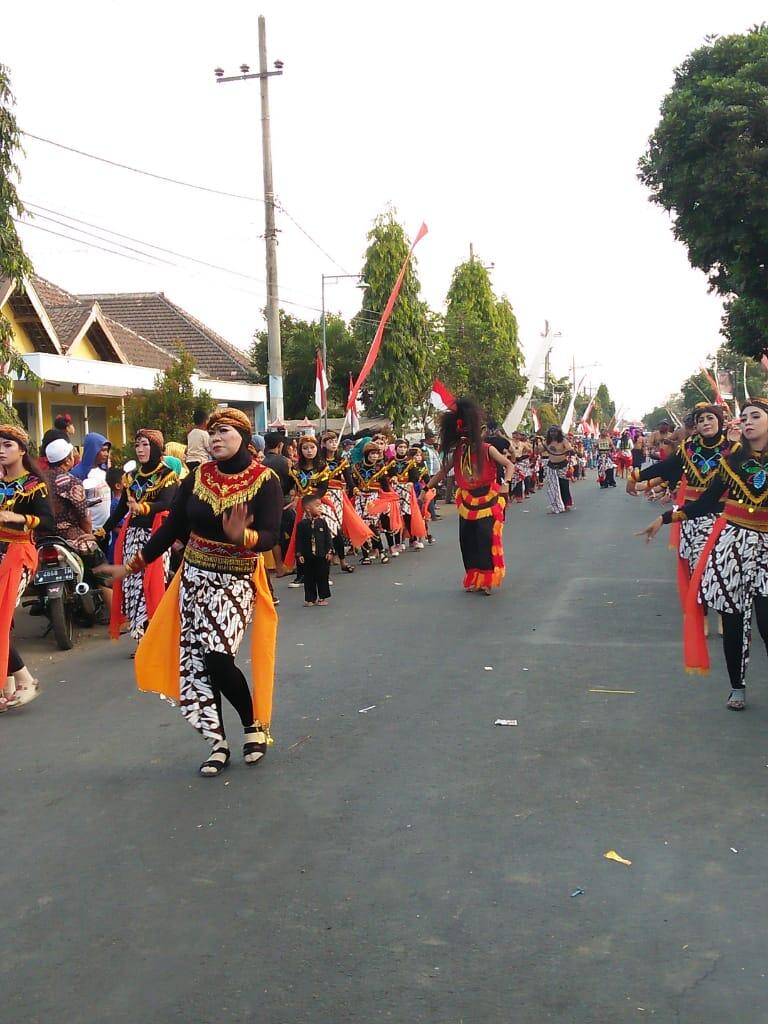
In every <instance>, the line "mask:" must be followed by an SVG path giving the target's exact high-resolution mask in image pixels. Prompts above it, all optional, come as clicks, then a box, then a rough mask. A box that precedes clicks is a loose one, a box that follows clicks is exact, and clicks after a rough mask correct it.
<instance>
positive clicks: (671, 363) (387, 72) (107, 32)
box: [0, 0, 764, 417]
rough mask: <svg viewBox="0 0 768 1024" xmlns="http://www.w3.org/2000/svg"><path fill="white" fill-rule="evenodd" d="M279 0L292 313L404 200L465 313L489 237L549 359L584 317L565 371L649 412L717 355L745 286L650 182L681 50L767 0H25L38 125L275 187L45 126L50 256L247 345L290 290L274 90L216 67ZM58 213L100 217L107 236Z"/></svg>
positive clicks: (440, 302) (42, 146)
mask: <svg viewBox="0 0 768 1024" xmlns="http://www.w3.org/2000/svg"><path fill="white" fill-rule="evenodd" d="M259 14H264V15H265V17H266V19H267V46H268V56H269V61H270V63H271V62H272V61H274V60H278V59H279V60H282V61H283V62H284V65H285V67H284V74H283V76H282V77H279V78H272V79H271V80H270V106H271V121H272V150H273V166H274V181H275V192H276V194H277V197H278V200H279V202H280V204H281V205H282V207H283V208H284V209H285V210H286V211H287V212H288V213H289V214H290V217H291V218H293V219H290V218H289V217H288V216H286V215H285V214H282V213H281V214H279V215H278V228H279V230H280V235H279V239H280V244H279V251H278V261H279V262H278V266H279V287H280V295H281V304H283V305H284V307H285V308H286V309H287V310H288V311H290V312H291V313H293V314H295V315H297V316H301V317H304V318H307V319H309V318H316V317H319V308H320V291H321V275H322V274H334V273H339V274H340V273H357V272H358V271H359V269H360V267H361V265H362V261H363V254H364V251H365V247H366V235H367V232H368V231H369V229H370V227H371V224H372V222H373V220H374V218H375V217H376V216H377V215H378V214H379V213H381V212H383V211H385V210H386V209H387V208H388V207H389V206H390V205H391V206H392V207H394V208H395V209H396V211H397V215H398V217H399V219H400V220H401V222H402V223H403V224H404V226H405V228H406V231H407V232H408V233H409V234H411V235H413V234H414V233H415V232H416V230H417V229H418V227H419V224H420V223H421V222H422V221H426V223H427V224H428V226H429V234H428V236H427V237H426V238H425V239H424V241H422V242H421V243H420V245H419V249H418V250H417V256H418V259H417V269H418V274H419V277H420V280H421V283H422V289H423V297H424V298H425V299H426V301H427V302H428V303H429V304H430V306H431V307H432V308H434V309H436V310H442V309H444V302H445V296H446V293H447V290H448V287H449V284H450V280H451V274H452V272H453V269H454V268H455V266H456V265H457V264H458V263H460V262H462V261H463V260H465V259H467V258H468V256H469V246H470V243H472V244H473V246H474V250H475V253H476V254H477V256H478V257H479V258H480V259H482V260H483V262H484V263H486V264H491V263H493V265H494V266H493V269H492V271H491V279H492V283H493V286H494V289H495V290H496V292H497V293H498V294H504V295H506V296H508V298H509V299H510V301H511V302H512V305H513V307H514V309H515V312H516V314H517V317H518V321H519V324H520V337H521V342H522V345H523V348H524V351H525V353H526V356H531V355H532V354H533V352H534V351H535V349H536V348H537V346H538V343H539V335H540V332H541V331H542V330H543V327H544V322H545V320H547V321H549V323H550V324H551V326H552V330H553V331H555V332H559V333H560V335H561V337H560V338H559V339H558V341H557V343H556V348H555V350H554V352H553V363H552V366H553V370H554V371H555V372H556V373H558V374H565V373H567V372H569V370H570V367H571V364H572V363H573V361H575V363H576V367H577V370H576V373H577V377H578V378H581V377H582V376H585V378H586V383H587V384H591V385H592V386H595V387H596V386H597V384H598V383H599V382H600V381H605V382H606V383H607V384H608V387H609V388H610V390H611V393H612V395H613V396H614V398H615V399H616V401H617V404H618V405H619V406H620V407H623V408H624V412H625V415H626V416H629V417H631V416H640V415H642V413H644V412H646V411H648V410H650V409H651V408H652V407H653V406H654V405H656V404H657V403H659V402H660V401H662V399H663V398H664V397H665V396H666V395H668V394H669V393H670V392H671V391H674V390H676V389H677V388H678V387H679V384H680V383H681V382H682V380H683V379H684V378H685V377H686V376H688V375H689V374H691V373H693V372H696V371H697V370H698V368H699V367H700V365H701V363H702V361H703V359H704V358H705V357H706V356H707V354H709V353H712V352H714V351H715V350H716V348H717V347H718V345H719V344H720V342H721V340H722V339H721V338H720V337H719V334H718V332H719V326H720V316H721V313H722V309H721V303H720V301H719V300H718V299H717V298H716V297H715V296H712V295H709V294H708V292H707V283H706V279H705V277H704V275H703V274H702V273H700V272H699V271H696V270H694V269H692V268H691V267H690V265H689V263H688V260H687V255H686V251H685V249H684V247H683V246H682V245H681V244H679V243H678V242H676V241H675V240H674V238H673V236H672V231H671V227H670V222H669V218H668V216H667V215H666V214H665V213H664V211H662V210H661V209H659V208H658V207H656V206H655V205H653V204H651V203H650V202H649V201H648V195H647V192H646V190H645V189H644V187H643V186H642V185H641V184H640V183H639V182H638V180H637V177H636V173H637V160H638V158H639V157H640V155H641V154H642V153H643V151H644V148H645V145H646V142H647V139H648V137H649V135H650V134H651V132H652V131H653V129H654V127H655V125H656V123H657V121H658V113H659V106H660V103H661V101H662V99H663V97H664V95H665V93H666V92H667V91H668V90H669V88H670V86H671V84H672V81H673V71H674V68H675V67H676V66H677V65H678V64H680V63H681V62H682V61H683V60H684V59H685V57H686V55H687V54H688V53H689V52H690V51H691V50H693V49H694V48H696V47H697V46H699V45H701V44H702V43H703V42H704V39H705V37H706V36H707V35H710V34H713V33H717V34H720V35H724V34H728V33H731V32H743V31H745V30H747V29H748V28H749V27H751V26H752V25H754V24H755V23H757V22H758V21H760V20H761V18H762V17H763V15H764V5H763V4H761V3H759V2H756V0H730V2H729V3H728V4H727V5H726V4H723V3H722V2H721V0H717V2H713V0H675V2H674V3H669V2H668V0H665V2H660V0H647V2H646V3H644V4H642V5H624V4H616V3H615V2H597V0H583V2H582V3H580V4H574V3H573V2H572V0H570V2H564V0H551V2H546V0H542V2H539V3H538V4H535V5H534V4H531V3H524V4H523V3H510V4H503V3H498V2H490V0H475V2H474V3H472V4H469V5H467V4H465V3H464V4H459V3H454V2H451V0H442V2H438V0H410V2H408V3H405V2H402V0H390V2H388V3H387V4H376V5H374V4H366V3H360V2H359V0H358V2H346V0H345V2H333V0H329V2H326V3H324V4H318V3H316V2H308V0H295V2H292V0H262V2H261V3H260V4H253V3H246V2H242V0H218V3H217V4H215V5H212V4H210V3H209V2H205V3H203V2H198V0H185V2H181V0H163V2H162V3H160V2H157V0H154V2H152V3H149V2H147V0H132V2H131V3H130V4H127V3H125V2H118V0H94V2H92V0H69V2H68V3H66V4H62V3H61V2H60V0H37V2H36V3H35V4H15V5H12V6H8V7H7V9H6V10H4V12H3V28H4V31H3V45H2V51H1V52H0V60H2V62H3V63H5V64H6V65H7V66H8V67H9V68H10V70H11V75H12V83H13V88H14V92H15V94H16V98H17V109H16V114H17V118H18V121H19V124H20V126H21V127H22V128H23V129H24V130H25V131H27V132H29V133H32V134H34V135H38V136H41V137H43V138H46V139H50V140H53V141H56V142H59V143H63V144H65V145H67V146H70V147H73V148H75V149H80V150H83V151H86V152H88V153H92V154H96V155H99V156H103V157H106V158H108V159H110V160H113V161H116V162H119V163H124V164H128V165H131V166H132V167H136V168H140V169H144V170H150V171H153V172H155V173H157V174H161V175H165V176H167V177H172V178H178V179H181V180H183V181H187V182H191V183H195V184H200V185H205V186H208V187H210V188H215V189H219V190H221V191H225V192H231V193H237V194H240V195H243V196H250V197H253V198H252V199H235V198H229V197H226V196H220V195H212V194H209V193H206V192H203V191H199V190H193V189H188V188H184V187H181V186H179V185H174V184H169V183H165V182H160V181H157V180H154V179H152V178H149V177H146V176H144V175H140V174H135V173H131V172H127V171H123V170H120V169H117V168H113V167H110V166H107V165H105V164H103V163H99V162H97V161H94V160H89V159H86V158H84V157H82V156H78V155H75V154H72V153H69V152H66V151H64V150H62V149H58V148H55V147H53V146H51V145H48V144H46V143H43V142H39V141H35V140H33V139H30V138H27V139H26V140H25V150H26V154H25V155H24V156H23V157H22V158H21V170H22V181H21V186H20V193H21V196H22V198H23V199H24V200H25V201H26V202H27V203H34V204H36V205H35V208H34V209H35V212H36V213H37V214H38V216H37V217H36V219H35V225H36V227H31V226H30V227H23V228H22V229H21V234H22V237H23V240H24V244H25V247H26V249H27V251H28V253H29V255H30V256H31V258H32V260H33V262H34V265H35V269H36V271H37V272H38V273H39V274H40V275H41V276H43V277H45V278H48V279H49V280H52V281H54V282H55V283H57V284H59V285H61V286H62V287H64V288H67V289H68V290H70V291H74V292H115V291H163V292H165V294H166V295H167V296H168V297H169V298H171V299H173V300H174V301H175V302H177V303H179V304H180V305H181V306H183V307H185V308H186V309H188V310H189V311H190V312H192V313H193V314H194V315H196V316H197V317H198V318H199V319H201V320H203V321H204V322H206V323H207V324H209V325H210V326H211V327H213V328H214V329H215V330H217V331H219V332H220V333H221V334H222V335H224V336H225V337H226V338H228V339H229V340H230V341H231V342H233V343H234V344H236V345H238V346H240V347H242V348H247V347H248V345H249V343H250V339H251V337H252V335H253V332H254V330H255V329H260V328H261V327H262V326H263V319H262V316H261V312H260V311H261V309H262V308H263V306H264V303H265V292H266V286H265V267H264V245H263V240H262V237H263V231H264V222H263V218H264V207H263V202H261V201H260V200H263V194H264V193H263V182H262V171H261V129H260V109H259V84H258V81H249V82H240V81H238V82H233V83H229V84H223V85H222V84H217V83H216V82H215V80H214V75H213V70H214V68H216V67H219V66H220V67H222V68H224V69H225V70H226V72H227V73H228V74H229V73H233V74H236V73H237V71H238V68H239V66H240V64H242V63H244V62H245V63H247V64H249V65H251V66H252V67H256V66H257V65H258V30H257V17H258V15H259ZM41 208H45V210H47V211H54V212H45V211H44V210H42V209H41ZM42 214H44V215H45V216H46V217H52V218H54V220H59V221H63V220H64V218H62V217H61V214H65V215H67V217H69V218H72V217H75V218H79V219H80V220H81V221H86V222H88V223H89V224H91V225H96V226H97V227H96V228H95V229H94V228H92V227H85V225H82V224H81V225H80V226H81V227H84V228H85V230H87V231H93V232H94V234H96V235H99V236H100V237H99V238H94V237H91V236H86V235H82V234H81V235H77V233H76V232H74V231H73V230H72V225H73V221H72V220H68V221H65V223H66V224H68V226H66V227H63V226H62V225H61V224H57V223H54V222H53V221H52V220H43V219H42V216H41V215H42ZM297 224H298V225H300V226H301V228H302V229H303V231H302V230H300V229H299V227H298V226H297ZM40 228H46V229H47V230H48V231H56V232H59V233H61V234H66V235H68V236H72V237H77V239H78V240H77V241H72V240H70V238H61V237H58V236H55V235H52V234H49V233H46V232H45V231H42V230H40ZM103 229H108V230H109V231H111V232H119V233H121V234H122V235H126V236H131V237H132V238H133V239H137V240H139V241H138V242H130V241H127V240H125V239H123V241H124V243H125V245H129V246H132V247H133V248H134V249H136V250H138V252H130V253H126V252H125V250H122V252H123V253H124V255H123V256H118V255H114V254H113V253H108V252H104V251H102V250H101V249H98V248H95V246H102V247H103V248H112V249H116V246H115V244H114V243H115V241H116V239H115V237H114V235H112V236H111V237H112V239H113V241H112V242H111V243H110V242H108V241H104V239H105V238H107V237H108V236H107V234H106V233H105V231H104V230H103ZM304 232H306V234H305V233H304ZM307 235H309V236H310V237H307ZM147 243H153V244H154V245H156V246H160V247H163V248H164V249H167V250H172V251H173V252H174V253H175V254H176V255H170V254H168V253H163V252H160V251H159V250H157V249H155V250H151V249H149V248H148V247H147ZM322 250H324V252H323V251H322ZM152 252H154V254H155V256H156V257H158V258H157V259H151V258H148V257H147V253H152ZM128 257H131V258H128ZM186 257H194V258H196V259H198V260H202V261H205V262H207V263H214V264H217V265H219V266H221V267H225V268H227V270H229V271H233V273H224V272H222V271H218V270H213V269H210V268H207V267H203V266H200V265H199V264H195V263H193V262H190V261H189V260H188V259H186ZM326 305H327V307H328V309H330V310H333V311H337V312H340V313H341V314H342V315H344V316H346V317H349V316H351V315H353V314H354V313H355V312H357V310H358V308H359V305H360V293H359V292H358V291H357V290H356V288H355V282H354V281H352V280H343V281H339V282H337V283H328V285H327V302H326ZM491 372H493V367H489V373H491Z"/></svg>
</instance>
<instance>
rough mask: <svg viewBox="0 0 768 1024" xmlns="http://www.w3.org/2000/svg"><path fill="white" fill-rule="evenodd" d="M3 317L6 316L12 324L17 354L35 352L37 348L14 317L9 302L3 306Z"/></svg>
mask: <svg viewBox="0 0 768 1024" xmlns="http://www.w3.org/2000/svg"><path fill="white" fill-rule="evenodd" d="M3 316H5V317H6V318H7V319H8V320H9V322H10V324H11V330H12V331H13V347H14V348H15V349H16V351H17V352H34V351H35V346H34V345H33V344H32V342H31V341H30V340H29V336H28V334H27V332H26V331H25V330H24V328H23V326H22V325H21V324H20V323H19V322H18V320H17V319H16V317H15V316H14V315H13V310H12V309H11V305H10V303H9V302H6V304H5V305H4V306H3Z"/></svg>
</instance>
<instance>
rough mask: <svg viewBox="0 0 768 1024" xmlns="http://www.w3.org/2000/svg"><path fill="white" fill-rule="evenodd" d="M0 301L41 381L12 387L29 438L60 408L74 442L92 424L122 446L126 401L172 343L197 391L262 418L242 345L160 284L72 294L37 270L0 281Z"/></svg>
mask: <svg viewBox="0 0 768 1024" xmlns="http://www.w3.org/2000/svg"><path fill="white" fill-rule="evenodd" d="M0 309H1V310H2V312H3V314H4V315H5V316H6V317H7V319H8V320H9V321H10V323H11V329H12V332H13V343H14V347H15V348H16V350H17V351H18V352H19V353H20V355H21V356H22V358H23V359H24V361H25V362H26V363H27V365H28V366H29V368H30V369H31V370H32V371H33V372H34V373H35V374H36V375H37V377H39V378H40V380H41V381H42V387H37V386H35V385H33V384H31V383H30V382H28V381H23V380H20V381H17V382H16V383H15V384H14V391H13V404H14V407H15V408H16V410H17V412H18V413H19V416H20V417H21V419H22V422H23V423H24V424H25V426H26V427H27V429H28V431H29V433H30V436H31V437H32V439H33V441H35V442H39V440H40V438H41V437H42V435H43V433H44V432H45V431H46V430H47V429H48V428H49V427H51V426H52V424H53V420H54V418H55V417H56V416H57V415H59V414H60V413H64V412H67V413H69V415H70V416H71V417H72V421H73V423H74V426H75V440H76V442H78V443H80V442H81V441H82V438H83V437H84V435H85V434H86V433H88V432H89V431H93V430H95V431H98V432H99V433H102V434H105V435H106V436H108V437H109V438H110V440H111V441H112V442H113V444H121V445H124V444H125V443H126V441H127V437H126V426H125V404H126V400H127V399H130V396H131V395H132V394H135V393H141V392H143V391H149V390H152V389H153V388H154V384H155V378H156V376H157V374H158V372H160V371H162V370H165V369H167V368H168V367H169V366H171V365H172V364H173V362H174V361H175V360H176V359H177V358H178V356H179V353H180V352H181V351H182V349H184V350H186V351H187V352H188V353H189V354H190V355H191V356H192V359H193V360H194V363H195V375H194V377H193V384H194V386H195V387H196V389H197V390H201V391H202V390H205V391H208V392H210V394H211V395H212V397H213V398H214V400H215V401H216V402H217V403H219V404H222V405H233V406H236V407H237V408H240V409H242V410H243V411H244V412H246V413H247V414H248V415H249V416H250V418H251V420H252V422H253V423H254V426H255V427H256V429H262V428H263V427H264V426H265V424H266V422H267V392H266V388H265V387H264V385H263V384H253V383H251V382H250V381H249V379H248V377H249V374H248V368H249V364H248V358H247V356H246V355H245V353H244V352H242V351H241V350H240V349H238V348H236V347H235V346H234V345H231V344H230V343H229V342H228V341H226V340H225V339H224V338H222V337H221V336H220V335H218V334H217V333H216V332H215V331H213V330H211V328H209V327H207V326H206V325H205V324H203V323H201V321H199V320H197V319H196V317H194V316H193V315H192V314H191V313H188V312H187V311H186V310H184V309H182V308H181V307H180V306H177V305H176V304H175V303H174V302H172V301H171V300H170V299H168V298H166V296H165V295H164V294H163V293H162V292H150V293H135V292H127V293H117V294H108V295H96V294H92V295H75V294H73V293H71V292H68V291H66V290H65V289H63V288H60V287H59V286H58V285H55V284H52V283H51V282H50V281H46V280H45V279H44V278H41V277H37V276H33V277H32V278H30V279H25V280H24V281H23V282H22V283H20V284H18V285H14V284H12V283H11V282H9V281H3V280H2V279H0ZM169 440H170V439H169ZM176 440H183V439H182V438H178V439H176Z"/></svg>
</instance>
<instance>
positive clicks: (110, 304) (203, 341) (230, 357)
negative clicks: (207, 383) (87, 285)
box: [79, 292, 250, 380]
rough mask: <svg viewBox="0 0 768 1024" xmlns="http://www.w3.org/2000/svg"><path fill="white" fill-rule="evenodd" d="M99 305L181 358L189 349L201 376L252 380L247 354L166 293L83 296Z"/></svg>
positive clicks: (113, 317)
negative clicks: (181, 351)
mask: <svg viewBox="0 0 768 1024" xmlns="http://www.w3.org/2000/svg"><path fill="white" fill-rule="evenodd" d="M79 298H80V299H81V300H84V301H96V302H98V304H99V305H100V306H101V308H102V309H103V311H104V312H105V313H106V314H107V315H108V316H110V317H111V318H112V319H114V320H117V321H118V322H119V323H121V324H125V325H126V326H128V327H130V328H131V329H132V330H133V331H135V332H136V333H137V334H140V335H141V336H142V337H144V338H147V339H149V340H150V341H151V342H153V343H154V344H155V345H159V346H160V347H161V348H163V349H165V351H166V352H170V353H172V354H174V355H175V354H177V353H178V352H179V351H180V350H181V349H185V350H186V351H187V352H188V353H189V354H190V355H191V356H192V358H193V360H194V362H195V366H196V368H197V371H198V373H200V375H201V376H203V377H210V378H213V379H216V380H248V370H249V367H250V363H249V360H248V356H247V355H246V353H245V352H243V351H241V350H240V349H238V348H236V347H235V346H234V345H231V344H230V343H229V342H228V341H226V340H225V339H224V338H222V337H221V335H219V334H217V333H216V332H215V331H213V330H211V328H210V327H207V326H206V325H205V324H203V323H201V322H200V321H199V320H197V319H196V318H195V317H194V316H192V314H191V313H188V312H187V311H186V310H184V309H182V308H181V307H180V306H177V305H176V304H175V303H174V302H171V300H170V299H168V298H166V296H165V295H164V294H163V293H162V292H120V293H117V294H106V295H105V294H98V293H95V294H92V295H81V296H79Z"/></svg>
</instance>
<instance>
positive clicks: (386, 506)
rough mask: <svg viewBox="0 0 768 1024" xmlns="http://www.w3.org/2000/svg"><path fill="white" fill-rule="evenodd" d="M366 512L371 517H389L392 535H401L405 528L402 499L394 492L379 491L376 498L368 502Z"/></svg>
mask: <svg viewBox="0 0 768 1024" xmlns="http://www.w3.org/2000/svg"><path fill="white" fill-rule="evenodd" d="M366 512H367V513H368V515H369V516H383V515H388V516H389V528H390V530H391V532H392V533H399V532H400V531H401V530H402V528H403V516H402V513H401V512H400V499H399V498H398V496H397V494H396V493H395V492H394V491H379V493H378V494H377V495H376V497H375V498H372V499H371V501H369V502H368V505H367V508H366Z"/></svg>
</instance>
